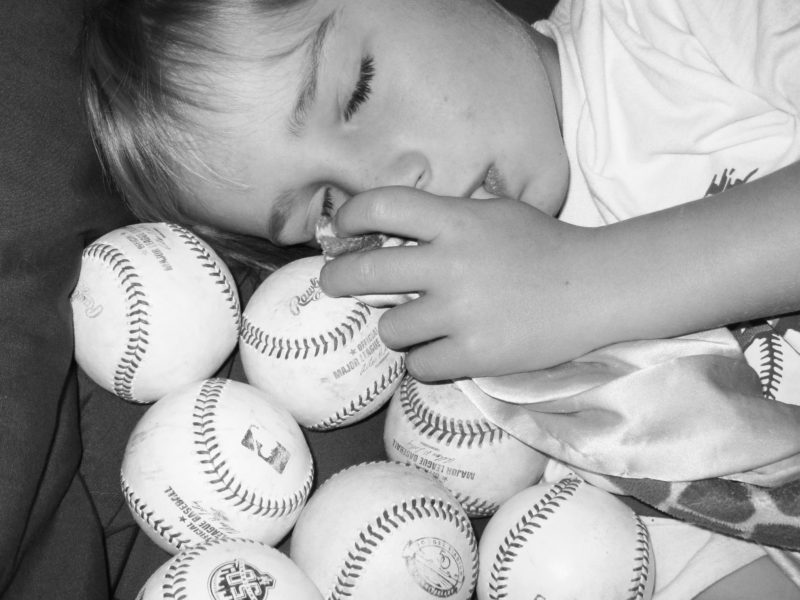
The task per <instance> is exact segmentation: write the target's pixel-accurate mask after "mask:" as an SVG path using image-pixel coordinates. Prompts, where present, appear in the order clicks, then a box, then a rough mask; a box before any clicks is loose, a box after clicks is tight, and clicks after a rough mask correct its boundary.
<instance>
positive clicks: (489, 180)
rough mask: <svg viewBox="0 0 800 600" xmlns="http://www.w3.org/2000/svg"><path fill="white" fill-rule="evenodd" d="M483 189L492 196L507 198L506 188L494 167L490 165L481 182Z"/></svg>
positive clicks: (500, 175) (501, 176)
mask: <svg viewBox="0 0 800 600" xmlns="http://www.w3.org/2000/svg"><path fill="white" fill-rule="evenodd" d="M483 189H485V190H486V191H487V192H488V193H489V194H491V195H492V196H507V195H508V192H507V186H506V182H505V180H504V179H503V175H502V174H501V173H500V171H499V170H498V168H497V167H496V166H495V165H491V166H490V167H489V170H488V171H486V177H485V178H484V180H483Z"/></svg>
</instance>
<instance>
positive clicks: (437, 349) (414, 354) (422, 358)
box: [384, 315, 470, 382]
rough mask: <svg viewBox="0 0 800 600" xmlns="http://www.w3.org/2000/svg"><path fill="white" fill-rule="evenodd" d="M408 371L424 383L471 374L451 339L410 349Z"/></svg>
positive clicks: (437, 340) (434, 341)
mask: <svg viewBox="0 0 800 600" xmlns="http://www.w3.org/2000/svg"><path fill="white" fill-rule="evenodd" d="M384 316H385V315H384ZM406 370H407V371H408V373H409V374H410V375H411V376H412V377H414V378H415V379H417V380H419V381H424V382H434V381H447V380H452V379H458V378H460V377H465V376H467V375H469V374H470V373H469V371H470V369H469V365H468V364H467V363H466V362H465V361H464V357H463V356H462V352H461V351H460V349H459V347H458V345H457V344H456V343H455V342H454V341H453V339H452V338H450V337H441V338H438V339H436V340H433V341H431V342H428V343H426V344H421V345H418V346H415V347H413V348H410V349H409V350H408V351H407V352H406Z"/></svg>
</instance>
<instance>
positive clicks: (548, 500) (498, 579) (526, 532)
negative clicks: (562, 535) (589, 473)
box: [489, 477, 583, 600]
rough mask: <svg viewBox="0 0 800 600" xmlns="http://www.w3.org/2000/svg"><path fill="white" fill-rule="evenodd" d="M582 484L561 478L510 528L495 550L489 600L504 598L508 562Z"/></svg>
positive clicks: (574, 480)
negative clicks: (540, 500)
mask: <svg viewBox="0 0 800 600" xmlns="http://www.w3.org/2000/svg"><path fill="white" fill-rule="evenodd" d="M582 483H583V481H582V480H580V479H576V478H570V477H568V478H566V479H562V480H561V481H559V482H558V483H556V484H555V485H554V486H553V487H551V488H550V489H549V490H547V492H545V494H544V495H543V496H542V502H541V503H539V502H537V503H536V504H534V505H533V506H532V507H531V508H529V509H528V510H527V511H526V512H525V513H524V514H523V515H522V516H521V517H520V519H519V520H518V521H517V522H516V523H515V524H514V526H513V527H512V528H511V529H509V531H508V534H507V535H506V537H505V538H503V543H502V544H501V545H500V547H499V548H498V549H497V554H495V557H494V562H493V563H492V567H491V570H490V573H489V578H490V581H489V599H490V600H501V599H503V598H506V597H507V592H506V588H507V587H508V576H509V571H510V570H511V563H513V562H514V559H516V558H517V552H518V551H519V550H520V549H521V548H523V547H524V545H525V543H526V542H527V541H528V538H530V537H531V536H532V535H533V534H534V533H535V532H536V530H537V529H541V527H542V525H543V523H544V522H545V521H547V518H548V515H549V514H551V513H553V512H555V509H556V508H558V507H559V506H561V503H562V502H563V501H565V500H566V499H567V498H569V497H571V496H573V495H574V494H575V491H576V490H577V489H578V488H579V487H580V485H581V484H582Z"/></svg>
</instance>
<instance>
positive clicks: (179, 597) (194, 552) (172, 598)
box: [161, 540, 227, 600]
mask: <svg viewBox="0 0 800 600" xmlns="http://www.w3.org/2000/svg"><path fill="white" fill-rule="evenodd" d="M226 541H227V540H226ZM218 543H220V540H213V541H212V542H208V546H211V545H213V544H218ZM201 554H202V552H201V551H200V550H199V549H198V548H197V547H195V548H190V549H188V550H185V551H184V553H182V554H181V555H180V556H178V557H177V558H175V560H174V562H173V563H172V564H171V565H170V566H169V569H167V572H166V573H164V582H163V583H162V584H161V591H162V592H163V598H164V600H184V599H186V598H188V590H187V589H186V583H187V581H188V579H189V565H190V564H191V562H192V561H193V560H194V559H196V558H198V557H199V556H200V555H201Z"/></svg>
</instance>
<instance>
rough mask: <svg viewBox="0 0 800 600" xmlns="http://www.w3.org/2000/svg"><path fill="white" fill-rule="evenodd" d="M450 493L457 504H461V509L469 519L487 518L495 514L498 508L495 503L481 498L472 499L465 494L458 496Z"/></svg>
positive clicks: (456, 493)
mask: <svg viewBox="0 0 800 600" xmlns="http://www.w3.org/2000/svg"><path fill="white" fill-rule="evenodd" d="M450 491H451V493H452V494H453V495H454V496H455V497H456V500H458V502H459V504H461V507H462V508H463V509H464V510H465V511H466V513H467V514H468V515H470V516H471V517H488V516H491V515H493V514H494V513H495V512H497V509H498V508H499V505H498V504H497V503H496V502H490V501H489V500H483V499H481V498H473V497H472V496H469V495H466V494H459V493H458V492H457V491H455V490H450Z"/></svg>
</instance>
